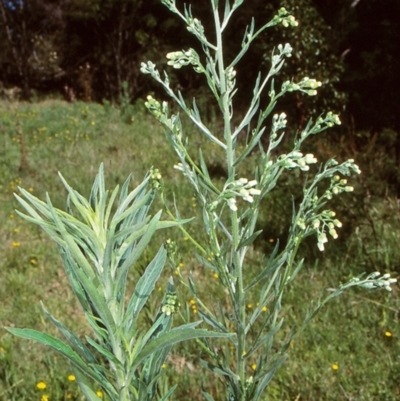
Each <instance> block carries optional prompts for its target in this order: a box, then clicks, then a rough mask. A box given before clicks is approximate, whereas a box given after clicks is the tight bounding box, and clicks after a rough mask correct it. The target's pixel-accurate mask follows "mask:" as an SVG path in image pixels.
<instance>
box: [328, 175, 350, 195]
mask: <svg viewBox="0 0 400 401" xmlns="http://www.w3.org/2000/svg"><path fill="white" fill-rule="evenodd" d="M353 191H354V187H352V186H351V185H347V180H346V179H345V178H341V177H340V175H335V176H333V177H332V179H331V185H330V187H329V189H328V190H327V191H326V192H325V194H324V197H325V198H326V199H332V197H333V195H338V194H341V193H342V192H353Z"/></svg>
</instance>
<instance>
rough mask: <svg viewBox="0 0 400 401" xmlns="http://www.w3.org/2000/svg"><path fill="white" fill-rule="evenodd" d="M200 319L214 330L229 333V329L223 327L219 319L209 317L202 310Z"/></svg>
mask: <svg viewBox="0 0 400 401" xmlns="http://www.w3.org/2000/svg"><path fill="white" fill-rule="evenodd" d="M198 313H199V315H200V317H201V318H202V319H203V320H204V321H205V322H206V323H207V324H209V325H210V326H212V327H213V328H214V329H217V330H220V331H221V332H222V333H229V331H228V329H227V328H226V327H225V326H223V325H222V324H221V323H220V322H218V320H217V319H215V318H214V317H213V316H209V315H207V314H206V313H204V312H202V311H201V310H199V311H198Z"/></svg>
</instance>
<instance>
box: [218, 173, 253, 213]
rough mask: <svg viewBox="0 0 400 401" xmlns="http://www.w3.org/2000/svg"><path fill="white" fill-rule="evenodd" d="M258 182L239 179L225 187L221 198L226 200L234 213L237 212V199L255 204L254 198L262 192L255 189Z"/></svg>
mask: <svg viewBox="0 0 400 401" xmlns="http://www.w3.org/2000/svg"><path fill="white" fill-rule="evenodd" d="M256 185H257V181H256V180H252V181H249V180H248V179H247V178H239V179H238V180H235V181H232V182H230V183H228V184H226V185H225V188H224V190H223V191H222V194H221V195H220V198H224V199H225V200H226V203H227V204H228V207H229V209H231V210H232V211H236V210H237V205H236V199H235V197H236V196H237V197H240V198H242V199H243V200H245V201H246V202H249V203H253V202H254V196H257V195H260V194H261V190H259V189H257V188H254V187H255V186H256Z"/></svg>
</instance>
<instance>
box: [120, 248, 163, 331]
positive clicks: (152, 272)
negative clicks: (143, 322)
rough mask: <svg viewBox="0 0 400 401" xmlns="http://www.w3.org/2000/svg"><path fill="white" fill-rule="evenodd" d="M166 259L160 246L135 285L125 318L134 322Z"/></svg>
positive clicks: (129, 324) (129, 325)
mask: <svg viewBox="0 0 400 401" xmlns="http://www.w3.org/2000/svg"><path fill="white" fill-rule="evenodd" d="M166 259H167V251H166V249H165V248H164V247H163V246H162V247H161V248H160V249H159V251H158V253H157V255H156V256H155V257H154V258H153V260H152V261H151V262H150V263H149V265H148V266H147V268H146V270H145V272H144V273H143V275H142V276H141V277H140V279H139V281H138V282H137V284H136V287H135V290H134V292H133V295H132V297H131V300H130V301H129V304H128V307H127V310H126V318H128V319H129V320H130V321H133V320H136V318H137V316H138V315H139V313H140V311H141V310H142V308H143V306H144V305H145V304H146V302H147V300H148V298H149V296H150V294H151V293H152V292H153V290H154V287H155V284H156V282H157V280H158V279H159V277H160V275H161V272H162V271H163V268H164V265H165V261H166ZM130 327H131V323H128V330H129V329H130Z"/></svg>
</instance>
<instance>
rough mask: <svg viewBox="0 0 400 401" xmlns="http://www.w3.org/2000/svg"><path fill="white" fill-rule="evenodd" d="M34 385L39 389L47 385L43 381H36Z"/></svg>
mask: <svg viewBox="0 0 400 401" xmlns="http://www.w3.org/2000/svg"><path fill="white" fill-rule="evenodd" d="M36 387H37V388H38V389H39V390H44V389H45V388H46V387H47V385H46V383H45V382H37V383H36Z"/></svg>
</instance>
